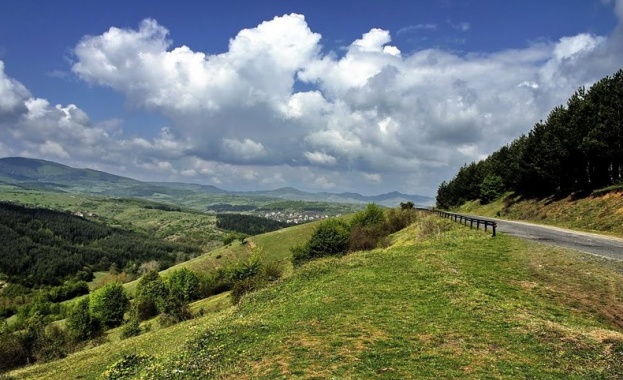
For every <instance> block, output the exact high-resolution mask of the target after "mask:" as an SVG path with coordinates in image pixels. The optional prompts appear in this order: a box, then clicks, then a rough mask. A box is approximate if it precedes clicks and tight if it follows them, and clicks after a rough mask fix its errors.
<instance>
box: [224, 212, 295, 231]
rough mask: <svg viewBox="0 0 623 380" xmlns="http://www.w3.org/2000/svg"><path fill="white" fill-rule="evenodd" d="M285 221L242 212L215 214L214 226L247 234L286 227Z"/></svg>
mask: <svg viewBox="0 0 623 380" xmlns="http://www.w3.org/2000/svg"><path fill="white" fill-rule="evenodd" d="M287 226H288V224H287V223H283V222H279V221H277V220H272V219H267V218H261V217H259V216H253V215H244V214H217V215H216V227H218V228H222V229H224V230H228V231H236V232H241V233H243V234H247V235H259V234H263V233H266V232H270V231H275V230H278V229H280V228H284V227H287Z"/></svg>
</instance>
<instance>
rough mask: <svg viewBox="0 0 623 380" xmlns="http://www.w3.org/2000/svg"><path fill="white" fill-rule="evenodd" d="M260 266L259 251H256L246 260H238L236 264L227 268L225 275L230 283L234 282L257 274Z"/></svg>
mask: <svg viewBox="0 0 623 380" xmlns="http://www.w3.org/2000/svg"><path fill="white" fill-rule="evenodd" d="M261 268H262V262H261V261H260V253H259V252H258V251H256V252H254V254H253V255H251V257H249V259H247V260H246V261H245V260H239V261H238V262H237V263H236V264H234V265H232V266H230V267H229V268H227V277H228V278H229V280H230V281H231V282H232V283H235V282H236V281H240V280H244V279H245V278H249V277H253V276H255V275H257V274H258V273H259V272H260V269H261Z"/></svg>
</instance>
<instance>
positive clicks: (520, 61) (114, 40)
mask: <svg viewBox="0 0 623 380" xmlns="http://www.w3.org/2000/svg"><path fill="white" fill-rule="evenodd" d="M621 4H623V0H619V1H617V3H616V7H615V10H616V11H617V12H619V13H620V14H621V15H623V11H621V9H623V6H622V5H621ZM455 25H456V26H457V27H458V28H459V29H462V30H464V31H465V30H468V29H469V24H467V23H458V24H455ZM433 28H434V27H433V24H424V25H421V26H413V27H407V28H405V29H404V30H403V31H402V32H400V33H406V32H408V31H413V30H417V29H433ZM173 32H174V31H173ZM621 34H623V31H621V28H618V29H617V30H615V31H613V33H612V35H610V36H597V35H592V34H587V33H583V34H578V35H575V36H564V37H561V38H560V39H558V40H557V41H541V42H538V43H532V44H528V45H527V46H526V47H524V48H522V49H513V50H502V51H497V52H493V53H487V54H483V53H465V54H459V53H455V52H450V51H445V50H442V49H435V48H432V49H424V50H419V51H415V52H410V53H408V54H407V53H404V52H402V51H401V50H400V48H399V47H398V46H394V45H392V38H391V34H390V33H389V31H387V30H383V29H378V28H374V29H371V30H369V31H362V34H361V37H360V38H358V39H356V40H354V41H353V42H352V43H350V44H349V45H347V46H346V47H345V48H344V50H343V51H338V52H331V51H324V50H323V47H322V45H321V35H320V34H318V33H316V32H314V31H312V29H311V28H310V27H309V25H308V24H307V22H306V20H305V17H304V16H302V15H297V14H291V15H284V16H280V17H275V18H274V19H272V20H269V21H265V22H262V23H260V24H259V25H258V26H257V27H254V28H249V29H244V30H241V31H240V32H239V33H238V34H237V35H235V36H233V38H232V39H231V40H230V42H229V47H228V49H227V50H226V51H225V52H221V53H214V52H212V53H208V52H199V51H193V50H192V49H190V48H189V47H188V46H184V45H179V46H175V45H174V44H173V43H172V40H171V38H170V32H169V30H167V29H166V28H165V26H162V25H160V24H159V23H158V22H157V21H156V20H152V19H148V20H144V21H143V22H142V23H141V24H140V25H139V26H138V28H136V29H121V28H116V27H111V28H110V29H109V30H107V31H105V32H104V33H102V34H101V35H95V36H85V37H84V38H82V39H81V40H80V41H79V42H78V44H77V45H76V47H75V49H74V54H75V62H74V64H73V66H72V71H73V73H75V75H77V76H78V77H79V78H81V79H82V80H84V81H85V82H87V83H89V84H91V85H99V86H105V87H109V88H112V89H113V90H115V91H117V92H119V93H121V94H123V95H124V96H125V97H126V99H127V101H128V103H129V105H130V106H134V107H139V108H142V109H144V110H147V111H149V112H157V113H159V114H161V115H163V116H164V117H165V118H166V119H167V125H166V126H163V127H162V129H161V130H160V133H159V134H158V135H157V136H156V137H155V138H146V137H143V136H133V137H131V138H130V137H126V136H124V135H123V131H122V129H123V124H122V121H121V122H120V121H115V120H109V121H97V122H96V121H92V120H90V118H89V116H88V115H87V114H86V113H85V112H84V111H83V110H81V109H80V108H79V107H78V106H77V105H68V106H60V105H59V106H52V105H50V104H49V103H48V101H47V100H45V99H38V98H34V97H33V96H32V95H31V94H30V93H29V92H28V90H27V89H26V88H24V86H22V85H21V84H19V82H17V81H15V80H13V79H11V78H9V77H7V76H6V74H5V73H4V67H3V66H0V122H2V121H3V120H8V118H9V117H10V118H13V120H15V119H16V118H17V119H18V122H17V123H14V124H11V126H10V127H9V128H6V127H5V130H6V132H3V133H4V135H3V141H2V142H3V143H4V145H0V152H2V151H7V149H8V148H7V147H8V146H13V142H20V144H21V147H22V148H20V149H22V150H24V151H27V152H32V153H31V154H35V153H38V154H45V155H48V156H50V157H59V158H64V159H66V160H67V161H72V162H81V163H86V164H88V163H89V162H97V163H98V164H99V165H100V167H99V168H100V169H106V165H109V166H110V167H113V166H114V167H118V168H121V169H120V170H125V171H127V172H128V174H131V173H132V170H136V171H137V172H139V169H140V173H142V174H143V175H144V176H147V177H149V176H150V175H151V176H152V178H161V179H164V178H172V179H176V178H179V177H185V178H192V179H193V180H197V181H202V182H210V183H213V184H217V185H223V186H230V187H234V188H236V187H238V188H244V187H245V186H247V187H252V186H253V185H255V186H257V185H258V184H259V185H262V186H271V185H274V186H277V185H284V184H288V185H295V186H298V187H302V188H305V189H310V190H318V189H331V188H333V189H345V190H357V188H358V186H367V187H373V186H378V189H382V190H394V189H398V190H403V191H408V192H421V193H428V194H433V193H434V192H435V190H436V188H437V185H438V183H439V182H440V181H441V180H443V179H448V177H449V176H451V175H453V174H454V172H455V171H456V169H457V168H458V167H460V166H461V165H462V164H463V163H465V162H469V161H472V160H475V159H479V158H482V157H484V156H485V155H486V154H488V153H490V152H492V151H494V150H496V149H497V148H499V147H500V146H501V145H503V144H506V143H508V142H509V141H510V140H512V139H513V138H516V137H518V136H519V135H520V134H522V133H525V132H527V131H528V130H530V128H531V127H532V125H533V124H534V122H535V121H538V120H539V119H542V118H544V117H545V116H546V114H547V112H549V111H550V110H551V109H552V108H553V107H554V106H556V105H558V104H561V103H563V102H565V101H566V99H567V98H568V97H569V96H570V95H571V94H572V93H573V91H574V90H575V89H577V87H578V86H580V85H587V84H590V83H592V82H593V81H595V80H597V79H599V78H601V77H603V76H604V75H608V74H611V73H612V72H614V71H616V70H617V69H618V68H619V67H618V65H620V62H623V59H622V58H623V57H621V55H622V53H621V49H620V46H619V45H617V43H618V42H620V41H621ZM617 41H618V42H617ZM6 125H8V124H6ZM9 138H10V139H11V140H7V139H9ZM90 166H93V165H90ZM375 188H376V187H375Z"/></svg>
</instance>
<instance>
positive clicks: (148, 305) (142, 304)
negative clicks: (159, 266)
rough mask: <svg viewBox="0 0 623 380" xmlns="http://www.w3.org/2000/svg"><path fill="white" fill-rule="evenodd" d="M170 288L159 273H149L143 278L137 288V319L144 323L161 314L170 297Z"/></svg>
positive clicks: (153, 271)
mask: <svg viewBox="0 0 623 380" xmlns="http://www.w3.org/2000/svg"><path fill="white" fill-rule="evenodd" d="M168 292H169V290H168V288H167V285H166V284H165V283H164V281H163V280H162V278H161V277H160V275H159V274H158V272H156V271H155V270H152V271H149V272H147V273H145V274H144V275H143V277H141V279H140V280H139V282H138V284H137V286H136V296H135V297H134V305H135V308H136V313H137V318H138V319H139V320H140V321H144V320H146V319H149V318H151V317H155V316H156V315H158V314H160V313H161V312H162V311H163V308H164V300H165V299H166V298H167V296H168Z"/></svg>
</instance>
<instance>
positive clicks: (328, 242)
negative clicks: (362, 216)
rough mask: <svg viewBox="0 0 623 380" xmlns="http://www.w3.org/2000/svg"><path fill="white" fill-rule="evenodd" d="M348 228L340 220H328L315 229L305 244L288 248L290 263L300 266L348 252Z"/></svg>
mask: <svg viewBox="0 0 623 380" xmlns="http://www.w3.org/2000/svg"><path fill="white" fill-rule="evenodd" d="M349 235H350V228H349V226H348V225H347V224H346V223H345V222H344V221H342V220H339V219H329V220H326V221H324V222H322V223H320V224H318V226H317V227H316V229H315V230H314V232H313V233H312V235H311V237H310V238H309V240H308V241H307V243H305V244H303V245H298V246H295V247H292V248H290V252H292V262H293V263H294V265H300V264H302V263H304V262H306V261H309V260H313V259H316V258H319V257H323V256H332V255H343V254H345V253H346V252H347V250H348V238H349Z"/></svg>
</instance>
